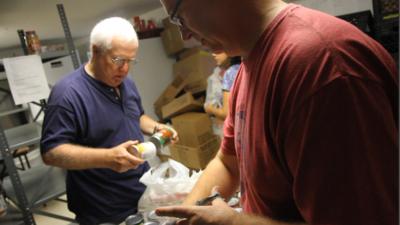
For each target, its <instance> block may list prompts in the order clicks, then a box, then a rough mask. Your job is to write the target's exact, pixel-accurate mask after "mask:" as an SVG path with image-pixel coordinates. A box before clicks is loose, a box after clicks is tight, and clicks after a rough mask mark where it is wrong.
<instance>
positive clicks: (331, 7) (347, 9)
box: [288, 0, 373, 16]
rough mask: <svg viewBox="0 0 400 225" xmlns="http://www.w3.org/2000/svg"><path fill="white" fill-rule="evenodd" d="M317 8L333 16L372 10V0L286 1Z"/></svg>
mask: <svg viewBox="0 0 400 225" xmlns="http://www.w3.org/2000/svg"><path fill="white" fill-rule="evenodd" d="M288 2H291V3H295V4H300V5H303V6H306V7H309V8H313V9H317V10H320V11H323V12H326V13H329V14H331V15H334V16H339V15H344V14H349V13H353V12H358V11H364V10H371V12H372V13H373V10H372V0H292V1H288Z"/></svg>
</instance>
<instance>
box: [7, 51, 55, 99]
mask: <svg viewBox="0 0 400 225" xmlns="http://www.w3.org/2000/svg"><path fill="white" fill-rule="evenodd" d="M3 64H4V68H5V71H6V75H7V80H8V84H9V85H10V89H11V94H12V97H13V99H14V102H15V104H16V105H19V104H24V103H29V102H33V101H38V100H41V99H47V98H48V97H49V94H50V89H49V86H48V84H47V79H46V76H45V73H44V69H43V64H42V60H41V58H40V56H38V55H29V56H20V57H14V58H5V59H3Z"/></svg>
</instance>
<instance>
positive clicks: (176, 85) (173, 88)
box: [154, 76, 186, 108]
mask: <svg viewBox="0 0 400 225" xmlns="http://www.w3.org/2000/svg"><path fill="white" fill-rule="evenodd" d="M185 79H186V78H184V77H183V76H176V77H175V78H174V80H173V81H172V83H171V84H170V85H168V86H167V87H166V88H165V90H164V91H163V93H162V94H161V95H160V97H158V99H157V100H156V101H155V102H154V107H157V108H161V107H162V106H164V105H166V104H167V103H169V102H170V101H172V100H173V99H174V98H175V97H176V96H177V95H178V94H179V93H180V92H181V91H182V90H183V88H184V87H185V85H186V84H185Z"/></svg>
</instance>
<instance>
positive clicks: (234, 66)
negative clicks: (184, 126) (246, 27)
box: [204, 53, 241, 121]
mask: <svg viewBox="0 0 400 225" xmlns="http://www.w3.org/2000/svg"><path fill="white" fill-rule="evenodd" d="M213 55H214V56H215V59H216V61H217V65H218V59H217V57H216V56H218V55H224V57H226V58H227V59H229V64H228V65H229V67H228V68H227V69H226V70H224V72H223V75H222V76H221V75H220V76H219V78H220V77H222V82H221V84H220V85H219V83H218V86H217V87H213V88H214V89H216V88H218V90H220V91H221V92H222V101H220V102H218V104H207V101H206V103H205V104H204V110H205V111H206V113H208V114H210V115H213V116H215V117H216V118H218V119H219V120H221V121H224V120H225V118H226V115H227V114H228V108H229V105H228V104H229V92H230V90H231V87H232V85H233V82H234V81H235V78H236V74H237V72H238V70H239V67H240V62H241V59H240V57H238V56H235V57H228V56H227V55H226V54H225V53H220V54H213ZM211 76H212V75H211ZM211 76H210V77H209V80H208V86H207V96H208V93H209V92H211V91H209V89H211V88H210V86H212V84H213V83H217V81H213V83H211V84H210V78H211ZM218 81H220V79H219V80H218ZM219 88H220V89H219Z"/></svg>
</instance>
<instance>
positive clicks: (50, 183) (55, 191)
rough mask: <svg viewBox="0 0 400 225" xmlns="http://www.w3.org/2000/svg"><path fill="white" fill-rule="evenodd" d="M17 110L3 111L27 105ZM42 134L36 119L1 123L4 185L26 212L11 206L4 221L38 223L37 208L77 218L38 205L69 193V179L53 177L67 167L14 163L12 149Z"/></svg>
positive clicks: (62, 174)
mask: <svg viewBox="0 0 400 225" xmlns="http://www.w3.org/2000/svg"><path fill="white" fill-rule="evenodd" d="M57 9H58V13H59V16H60V19H61V24H62V27H63V29H64V34H65V37H66V42H67V46H68V52H69V54H70V56H71V58H72V62H73V65H74V68H75V69H76V68H78V67H79V58H78V55H77V52H76V50H75V47H74V43H73V40H72V36H71V32H70V30H69V26H68V21H67V18H66V15H65V12H64V7H63V5H62V4H57ZM18 35H19V39H20V42H21V47H22V48H23V50H24V53H25V54H27V53H28V51H27V46H26V44H25V36H24V31H23V30H18ZM35 104H37V105H40V106H41V107H43V108H44V107H46V102H45V100H40V103H35ZM14 111H15V112H14ZM14 111H12V112H3V113H2V114H3V115H8V114H10V113H17V111H18V112H19V111H23V109H16V110H14ZM40 112H41V111H40ZM40 112H39V113H40ZM37 117H38V115H37V116H35V118H37ZM40 135H41V127H40V126H39V125H38V124H37V123H35V122H31V123H28V124H24V125H22V126H18V127H14V128H11V129H7V130H4V129H3V127H1V125H0V153H1V156H2V158H3V160H4V164H5V167H6V169H7V172H8V174H9V177H7V178H6V179H4V183H3V186H4V189H5V190H6V191H7V197H8V198H9V199H10V200H12V202H13V203H15V205H16V206H17V208H18V210H17V211H19V213H20V214H22V218H18V216H15V214H18V213H15V211H16V209H15V208H14V207H10V208H11V210H10V211H12V212H13V213H12V217H13V218H11V220H6V221H4V220H2V219H1V218H0V223H1V224H3V223H4V224H8V223H9V224H21V223H23V224H25V225H35V224H36V223H35V220H34V218H33V214H32V213H33V212H35V213H38V214H42V215H45V216H50V217H54V218H56V219H62V220H67V221H71V222H72V221H74V220H73V219H71V218H68V217H64V216H60V215H55V214H50V213H46V212H43V211H40V210H37V209H36V208H37V206H39V205H41V204H43V203H45V202H47V201H49V200H51V199H55V198H58V197H60V196H61V195H63V194H64V193H65V182H63V183H60V182H57V180H54V179H52V177H58V178H60V177H61V178H62V177H65V171H64V170H62V169H60V168H56V167H49V166H45V165H43V166H39V167H36V168H32V169H29V170H26V171H20V172H19V171H17V168H16V166H15V164H14V158H13V155H12V152H13V151H14V150H15V149H17V148H19V147H21V146H27V145H30V144H37V143H39V141H40ZM38 181H39V184H38ZM40 185H41V186H42V187H46V186H47V187H50V189H49V190H50V191H49V190H42V188H38V187H40ZM7 221H8V222H7ZM10 221H11V222H10Z"/></svg>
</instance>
